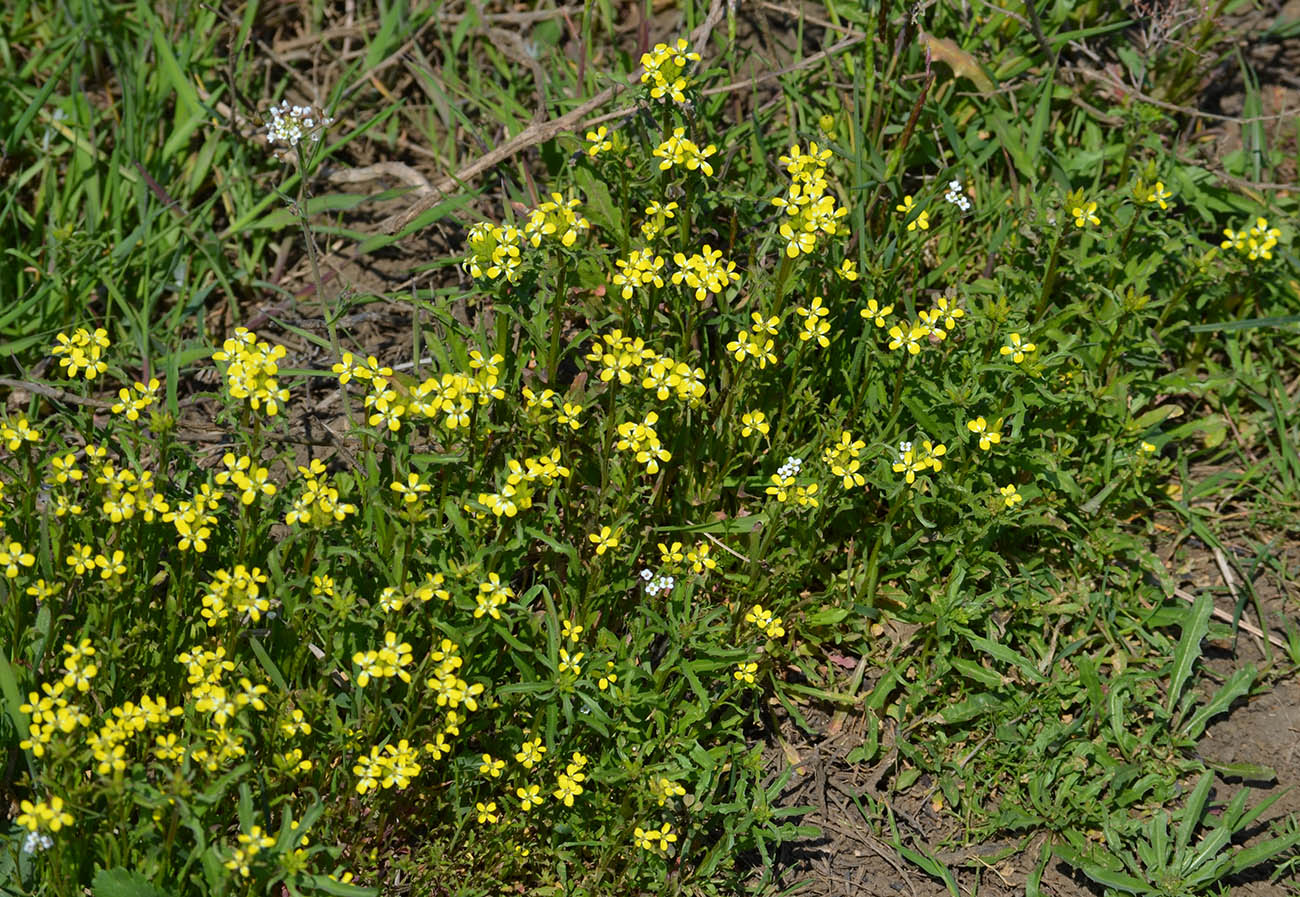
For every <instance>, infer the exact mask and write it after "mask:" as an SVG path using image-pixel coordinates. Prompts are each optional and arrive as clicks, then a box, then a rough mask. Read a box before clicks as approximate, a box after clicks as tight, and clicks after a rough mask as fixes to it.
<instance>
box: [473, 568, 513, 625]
mask: <svg viewBox="0 0 1300 897" xmlns="http://www.w3.org/2000/svg"><path fill="white" fill-rule="evenodd" d="M513 597H515V590H514V589H512V588H510V586H508V585H504V584H503V583H502V582H501V576H500V575H499V574H497V573H489V574H488V578H487V581H486V582H481V583H479V584H478V594H476V595H475V596H474V600H475V602H476V604H477V607H475V608H474V619H476V620H477V619H479V618H480V617H482V616H483V615H484V614H486V615H487V616H489V617H491V618H492V619H494V620H500V619H501V607H502V606H503V605H504V604H505V603H506V602H507V601H509V600H510V599H511V598H513Z"/></svg>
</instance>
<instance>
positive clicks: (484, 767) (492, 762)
mask: <svg viewBox="0 0 1300 897" xmlns="http://www.w3.org/2000/svg"><path fill="white" fill-rule="evenodd" d="M505 768H506V761H504V760H498V759H497V758H496V757H493V756H492V755H491V754H484V755H483V762H482V763H480V764H479V767H478V771H479V773H480V774H481V775H485V776H487V777H488V778H490V779H499V778H501V770H503V769H505Z"/></svg>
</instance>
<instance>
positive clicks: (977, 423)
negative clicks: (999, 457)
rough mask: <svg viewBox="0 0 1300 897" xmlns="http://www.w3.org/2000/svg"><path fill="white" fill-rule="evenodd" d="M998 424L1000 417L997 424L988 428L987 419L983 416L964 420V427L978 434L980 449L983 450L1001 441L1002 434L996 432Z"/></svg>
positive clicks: (1000, 423)
mask: <svg viewBox="0 0 1300 897" xmlns="http://www.w3.org/2000/svg"><path fill="white" fill-rule="evenodd" d="M1000 426H1002V419H1001V418H999V419H998V422H997V424H996V425H994V427H993V428H992V429H990V428H989V425H988V421H986V420H985V419H984V418H983V417H977V418H975V419H974V420H968V421H966V429H968V430H970V431H971V432H972V433H974V434H976V435H977V436H979V438H980V450H981V451H985V452H987V451H988V450H989V449H990V448H992V447H993V446H995V445H997V444H998V443H999V442H1001V441H1002V434H1001V433H999V432H998V427H1000Z"/></svg>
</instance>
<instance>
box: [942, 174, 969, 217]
mask: <svg viewBox="0 0 1300 897" xmlns="http://www.w3.org/2000/svg"><path fill="white" fill-rule="evenodd" d="M943 198H944V199H945V200H947V201H948V202H950V203H952V204H953V205H955V206H956V207H957V208H959V209H961V210H962V211H963V212H969V211H970V199H968V198H967V196H966V194H965V193H963V192H962V189H961V181H958V180H952V181H949V182H948V192H947V193H945V194H944V195H943Z"/></svg>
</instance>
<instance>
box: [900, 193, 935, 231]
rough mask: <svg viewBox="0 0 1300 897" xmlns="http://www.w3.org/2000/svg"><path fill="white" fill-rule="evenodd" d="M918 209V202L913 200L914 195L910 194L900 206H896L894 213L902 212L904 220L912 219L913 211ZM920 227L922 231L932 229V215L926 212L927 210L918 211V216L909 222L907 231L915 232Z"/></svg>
mask: <svg viewBox="0 0 1300 897" xmlns="http://www.w3.org/2000/svg"><path fill="white" fill-rule="evenodd" d="M916 208H917V205H916V201H915V200H913V199H912V195H911V194H910V193H909V194H908V195H907V196H904V197H903V201H902V202H901V203H900V204H899V205H896V206H894V211H896V212H902V213H903V217H904V218H911V217H912V211H913V210H914V209H916ZM918 227H919V228H920V229H921V230H929V229H930V213H929V212H927V211H925V209H921V210H920V211H918V212H917V213H916V216H915V217H914V218H912V220H911V221H908V222H907V229H908V230H909V231H914V230H916V229H917V228H918Z"/></svg>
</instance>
